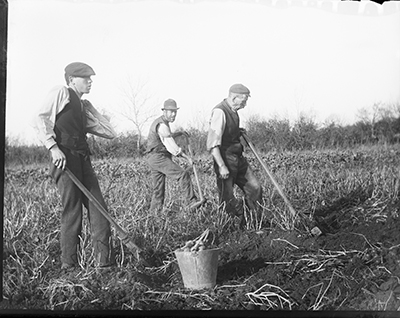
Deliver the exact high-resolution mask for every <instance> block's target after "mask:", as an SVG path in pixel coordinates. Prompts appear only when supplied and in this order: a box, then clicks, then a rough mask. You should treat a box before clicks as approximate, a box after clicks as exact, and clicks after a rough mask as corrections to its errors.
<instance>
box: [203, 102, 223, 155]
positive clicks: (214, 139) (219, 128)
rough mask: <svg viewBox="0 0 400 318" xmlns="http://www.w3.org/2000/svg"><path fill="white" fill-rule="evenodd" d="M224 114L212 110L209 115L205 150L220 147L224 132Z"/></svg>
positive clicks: (219, 110) (221, 111)
mask: <svg viewBox="0 0 400 318" xmlns="http://www.w3.org/2000/svg"><path fill="white" fill-rule="evenodd" d="M225 124H226V119H225V113H224V111H223V110H222V109H218V108H216V109H214V110H213V112H212V113H211V118H210V124H209V129H208V134H207V150H208V151H210V150H211V149H212V148H214V147H219V146H221V143H222V135H223V133H224V130H225Z"/></svg>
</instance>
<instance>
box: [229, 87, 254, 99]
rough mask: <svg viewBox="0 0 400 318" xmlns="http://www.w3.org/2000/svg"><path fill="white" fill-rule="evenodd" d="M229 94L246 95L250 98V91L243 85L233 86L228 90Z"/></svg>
mask: <svg viewBox="0 0 400 318" xmlns="http://www.w3.org/2000/svg"><path fill="white" fill-rule="evenodd" d="M229 92H231V93H235V94H246V95H249V96H250V90H249V89H248V88H247V87H246V86H244V85H243V84H233V85H232V86H231V88H230V89H229Z"/></svg>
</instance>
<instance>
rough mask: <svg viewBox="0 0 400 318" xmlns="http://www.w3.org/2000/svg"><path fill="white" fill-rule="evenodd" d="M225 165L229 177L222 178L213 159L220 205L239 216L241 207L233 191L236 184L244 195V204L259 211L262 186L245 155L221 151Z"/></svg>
mask: <svg viewBox="0 0 400 318" xmlns="http://www.w3.org/2000/svg"><path fill="white" fill-rule="evenodd" d="M221 155H222V158H223V159H224V161H225V165H226V166H227V167H228V169H229V177H228V178H227V179H222V178H221V177H220V175H219V167H218V165H217V164H216V162H215V161H214V170H215V173H216V175H217V187H218V195H219V203H220V206H221V207H223V206H225V210H226V212H227V213H229V214H231V215H237V216H241V215H242V214H243V209H241V205H240V203H239V202H238V200H237V199H236V198H235V196H234V193H233V187H234V185H235V184H236V185H237V186H238V187H239V188H240V189H241V190H242V191H243V192H244V195H245V204H246V205H247V207H248V208H249V209H252V210H254V211H259V208H260V206H259V204H258V203H261V200H262V187H261V185H260V183H259V181H258V179H257V178H256V176H255V175H254V173H253V171H252V170H251V168H250V166H249V164H248V162H247V160H246V158H245V157H243V156H242V155H239V154H232V153H226V152H225V153H224V152H221Z"/></svg>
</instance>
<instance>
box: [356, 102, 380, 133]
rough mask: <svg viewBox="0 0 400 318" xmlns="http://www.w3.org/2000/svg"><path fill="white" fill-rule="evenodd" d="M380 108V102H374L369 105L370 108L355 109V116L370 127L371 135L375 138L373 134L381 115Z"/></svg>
mask: <svg viewBox="0 0 400 318" xmlns="http://www.w3.org/2000/svg"><path fill="white" fill-rule="evenodd" d="M381 108H382V105H381V103H380V102H378V103H374V104H373V105H372V107H371V110H369V109H367V108H365V107H363V108H361V109H359V110H358V111H357V115H356V116H357V117H358V118H359V119H360V121H361V122H363V123H364V124H367V125H369V126H370V127H371V137H372V138H374V139H376V138H377V136H376V134H375V125H376V123H377V122H378V121H379V119H380V116H381Z"/></svg>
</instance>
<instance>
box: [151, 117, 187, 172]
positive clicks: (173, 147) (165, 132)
mask: <svg viewBox="0 0 400 318" xmlns="http://www.w3.org/2000/svg"><path fill="white" fill-rule="evenodd" d="M157 132H158V135H159V136H160V139H161V142H162V143H163V145H164V146H165V147H166V148H167V150H168V151H169V152H170V153H171V154H172V155H173V156H176V157H177V156H182V157H183V158H185V159H186V160H187V161H188V162H189V163H190V164H191V165H192V164H193V160H192V158H190V157H189V156H188V155H187V154H185V153H184V152H183V151H182V148H180V147H179V146H178V145H177V144H176V142H175V140H174V138H173V137H172V134H171V130H170V128H169V127H168V126H167V125H165V124H163V123H161V124H160V125H159V126H158V129H157Z"/></svg>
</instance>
